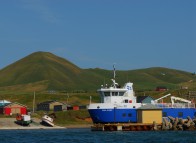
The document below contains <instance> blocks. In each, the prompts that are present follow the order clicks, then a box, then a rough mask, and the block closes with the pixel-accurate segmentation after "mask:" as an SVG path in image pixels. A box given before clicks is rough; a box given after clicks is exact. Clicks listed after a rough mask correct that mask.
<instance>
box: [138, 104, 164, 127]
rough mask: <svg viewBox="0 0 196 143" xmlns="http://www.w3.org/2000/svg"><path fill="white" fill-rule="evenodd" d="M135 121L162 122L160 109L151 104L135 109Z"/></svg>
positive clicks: (145, 122) (146, 122)
mask: <svg viewBox="0 0 196 143" xmlns="http://www.w3.org/2000/svg"><path fill="white" fill-rule="evenodd" d="M137 122H138V123H143V124H152V123H153V122H156V123H157V124H161V123H162V109H161V108H159V107H156V106H155V105H152V104H147V105H145V106H142V107H140V108H138V109H137Z"/></svg>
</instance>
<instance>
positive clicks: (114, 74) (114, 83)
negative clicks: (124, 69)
mask: <svg viewBox="0 0 196 143" xmlns="http://www.w3.org/2000/svg"><path fill="white" fill-rule="evenodd" d="M115 78H116V69H115V64H113V79H112V82H113V87H114V88H116V85H118V83H116V81H115Z"/></svg>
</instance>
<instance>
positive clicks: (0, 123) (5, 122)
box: [0, 118, 92, 130]
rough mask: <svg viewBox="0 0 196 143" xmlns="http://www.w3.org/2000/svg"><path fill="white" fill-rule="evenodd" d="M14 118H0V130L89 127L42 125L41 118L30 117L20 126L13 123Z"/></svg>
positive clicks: (82, 125)
mask: <svg viewBox="0 0 196 143" xmlns="http://www.w3.org/2000/svg"><path fill="white" fill-rule="evenodd" d="M15 121H16V119H15V118H0V130H41V129H45V130H54V129H76V128H89V129H90V127H91V126H92V125H91V124H74V125H64V126H59V125H55V126H54V127H49V126H44V125H42V124H40V122H41V120H40V119H38V118H32V121H33V122H32V123H31V124H30V125H29V126H22V125H18V124H16V123H15Z"/></svg>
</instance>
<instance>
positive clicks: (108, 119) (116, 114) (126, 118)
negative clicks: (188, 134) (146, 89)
mask: <svg viewBox="0 0 196 143" xmlns="http://www.w3.org/2000/svg"><path fill="white" fill-rule="evenodd" d="M88 111H89V113H90V116H91V118H92V120H93V122H94V123H129V122H131V123H136V122H137V109H89V110H88ZM162 113H163V117H168V116H172V117H174V118H176V117H178V118H183V119H186V118H187V117H188V116H190V117H191V118H194V117H195V116H196V109H195V108H163V111H162Z"/></svg>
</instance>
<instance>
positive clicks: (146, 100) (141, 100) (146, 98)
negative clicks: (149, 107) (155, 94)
mask: <svg viewBox="0 0 196 143" xmlns="http://www.w3.org/2000/svg"><path fill="white" fill-rule="evenodd" d="M151 101H154V99H153V98H152V97H150V96H137V103H151Z"/></svg>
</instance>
